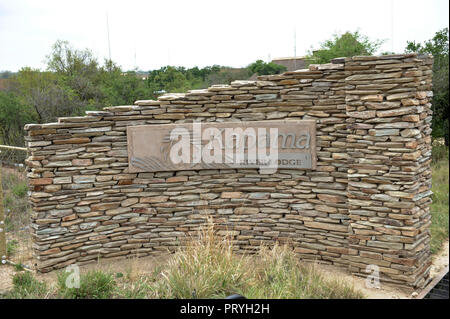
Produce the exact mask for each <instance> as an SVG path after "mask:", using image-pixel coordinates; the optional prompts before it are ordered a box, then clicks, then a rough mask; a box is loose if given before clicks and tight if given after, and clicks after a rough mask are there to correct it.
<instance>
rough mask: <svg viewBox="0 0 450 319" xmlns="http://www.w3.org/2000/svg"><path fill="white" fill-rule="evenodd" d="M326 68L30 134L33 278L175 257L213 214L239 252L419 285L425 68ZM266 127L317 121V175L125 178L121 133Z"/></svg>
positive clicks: (385, 60) (201, 173)
mask: <svg viewBox="0 0 450 319" xmlns="http://www.w3.org/2000/svg"><path fill="white" fill-rule="evenodd" d="M333 62H334V63H331V64H326V65H312V66H311V67H310V68H309V69H305V70H297V71H293V72H286V73H284V74H278V75H267V76H260V77H259V79H258V80H256V81H235V82H232V83H231V84H230V85H214V86H212V87H210V88H208V89H204V90H192V91H189V92H187V93H183V94H179V93H176V94H167V95H164V96H162V97H160V98H159V99H158V100H157V101H152V100H141V101H136V103H135V105H130V106H115V107H107V108H105V110H104V111H91V112H88V113H87V115H86V116H85V117H72V118H60V119H59V120H58V122H57V123H48V124H29V125H26V126H25V130H26V131H27V132H28V136H27V137H26V140H27V142H28V150H29V154H30V157H29V159H28V160H27V165H28V171H29V174H28V181H29V187H30V191H31V195H30V201H31V204H32V207H33V213H32V231H33V241H34V244H33V248H34V254H35V257H36V259H37V269H38V270H40V271H42V272H47V271H51V270H53V269H58V268H61V267H65V266H66V265H68V264H71V263H75V262H76V263H78V264H83V263H88V262H93V261H95V260H97V258H99V257H101V258H108V257H120V256H122V257H129V256H132V255H136V254H138V255H139V256H145V255H149V254H158V253H160V252H161V251H164V250H167V249H168V250H170V251H173V250H174V249H175V247H176V246H177V245H180V244H182V243H183V238H185V237H186V236H190V235H194V234H195V233H196V231H197V230H198V229H199V227H200V226H201V225H203V224H204V223H205V222H206V220H207V218H209V217H211V218H213V220H214V222H215V225H216V227H217V228H218V230H219V232H220V234H222V235H224V236H230V237H231V239H232V240H233V242H234V244H235V245H236V248H237V249H239V250H240V251H243V252H254V251H256V250H257V249H258V247H259V245H261V244H269V245H270V244H273V243H274V242H275V241H278V242H281V243H288V244H289V245H292V246H293V247H294V248H295V251H296V252H297V254H298V256H299V257H300V258H302V259H304V260H319V261H320V262H322V263H328V264H334V265H336V266H343V267H347V268H348V269H349V270H350V271H351V272H354V273H357V274H360V275H367V273H366V267H367V265H370V264H374V265H377V266H378V267H379V269H380V274H381V278H380V279H381V280H382V281H388V282H393V283H399V284H407V285H410V286H417V287H419V286H423V285H424V284H426V282H427V281H428V277H429V270H430V261H431V257H430V249H429V241H430V235H429V225H430V222H431V221H430V208H429V207H430V202H431V199H430V195H431V191H430V189H431V171H430V161H431V144H430V143H431V138H430V134H431V128H430V124H431V109H430V107H431V104H430V100H431V96H432V94H431V89H432V83H431V75H432V72H431V67H432V59H431V58H430V57H420V58H419V57H417V56H416V55H414V54H407V55H392V56H380V57H353V58H339V59H334V61H333ZM269 119H286V120H290V119H297V120H298V119H304V120H315V121H316V129H317V135H316V140H317V145H316V151H317V168H316V169H315V170H313V171H305V170H294V169H280V170H279V171H278V172H277V173H275V174H272V175H264V174H260V173H259V171H258V170H257V169H210V170H188V171H177V172H154V173H146V172H143V173H130V172H128V157H127V156H128V154H127V136H126V130H127V126H131V125H144V124H145V125H149V124H167V123H187V122H191V121H192V120H202V121H204V122H214V121H215V122H227V121H256V120H269Z"/></svg>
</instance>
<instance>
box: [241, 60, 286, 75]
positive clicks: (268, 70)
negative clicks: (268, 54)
mask: <svg viewBox="0 0 450 319" xmlns="http://www.w3.org/2000/svg"><path fill="white" fill-rule="evenodd" d="M247 68H248V69H249V70H250V71H251V72H252V73H256V74H258V75H269V74H279V73H281V72H284V71H286V70H287V69H286V67H285V66H283V65H279V64H275V63H273V62H268V63H266V62H264V61H263V60H257V61H256V62H253V63H252V64H250V65H249V66H248V67H247Z"/></svg>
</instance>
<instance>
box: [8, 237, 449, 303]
mask: <svg viewBox="0 0 450 319" xmlns="http://www.w3.org/2000/svg"><path fill="white" fill-rule="evenodd" d="M169 256H170V255H162V256H158V257H153V256H150V257H143V258H139V259H137V258H133V259H117V260H104V261H100V262H98V263H97V262H95V263H92V264H87V265H83V266H81V267H80V270H81V272H84V271H88V270H91V269H101V270H105V271H111V272H115V273H117V272H121V273H124V274H128V275H129V276H130V277H131V278H133V276H136V277H137V275H138V274H143V273H151V272H153V270H154V269H155V267H157V266H161V265H163V264H164V263H165V262H166V261H167V259H168V258H169ZM448 264H449V242H448V240H447V241H446V242H445V243H444V244H443V248H442V249H441V251H440V252H439V253H438V254H436V255H435V256H433V265H432V268H431V272H430V273H431V277H432V278H434V277H435V276H436V275H437V274H438V273H439V272H440V271H441V270H442V269H444V268H445V267H446V266H448ZM317 267H318V268H319V269H320V270H322V271H323V272H324V273H326V274H327V275H328V276H330V274H331V276H333V277H334V278H337V279H340V280H343V281H346V282H349V283H351V284H352V285H353V286H354V287H355V288H356V289H359V290H360V291H361V292H362V293H363V294H364V295H365V297H366V298H368V299H411V298H414V297H415V295H416V294H415V293H414V291H413V290H411V289H403V288H400V287H398V286H395V285H390V284H385V283H382V282H381V283H380V288H378V289H377V288H367V287H366V280H365V278H363V277H357V276H354V275H352V274H349V273H348V272H347V271H346V270H345V269H342V268H336V267H332V266H324V265H317ZM14 273H15V269H14V267H13V266H10V265H5V266H1V267H0V293H1V292H4V291H6V290H9V289H11V287H12V282H11V279H12V276H13V275H14ZM36 277H37V278H38V279H39V280H45V281H46V282H48V283H49V284H50V285H53V284H54V283H55V282H56V277H57V273H56V272H51V273H47V274H36ZM417 292H419V291H417Z"/></svg>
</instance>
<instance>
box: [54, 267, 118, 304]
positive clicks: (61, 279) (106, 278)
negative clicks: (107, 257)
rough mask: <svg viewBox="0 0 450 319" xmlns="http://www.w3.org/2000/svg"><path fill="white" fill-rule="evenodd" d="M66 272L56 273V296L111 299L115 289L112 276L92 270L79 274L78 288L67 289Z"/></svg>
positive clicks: (67, 274)
mask: <svg viewBox="0 0 450 319" xmlns="http://www.w3.org/2000/svg"><path fill="white" fill-rule="evenodd" d="M69 275H70V273H68V272H60V273H58V295H59V296H60V297H61V298H69V299H108V298H112V297H113V294H114V292H115V289H116V282H115V280H114V275H112V274H109V273H106V272H103V271H100V270H92V271H89V272H87V273H85V274H80V287H79V288H75V287H74V288H69V287H67V285H66V280H67V277H68V276H69Z"/></svg>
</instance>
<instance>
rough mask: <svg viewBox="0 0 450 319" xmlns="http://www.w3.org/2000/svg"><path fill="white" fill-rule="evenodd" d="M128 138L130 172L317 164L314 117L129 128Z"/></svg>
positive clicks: (309, 167) (313, 165)
mask: <svg viewBox="0 0 450 319" xmlns="http://www.w3.org/2000/svg"><path fill="white" fill-rule="evenodd" d="M127 139H128V163H129V172H130V173H134V172H161V171H178V170H199V169H227V168H261V167H264V166H267V165H274V163H276V166H277V168H290V169H315V168H316V162H317V159H316V122H315V121H313V120H292V121H282V120H281V121H249V122H223V123H216V122H205V123H203V122H198V123H180V124H161V125H139V126H129V127H127ZM275 154H277V155H276V156H275ZM274 156H275V157H274ZM269 163H271V164H269Z"/></svg>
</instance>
